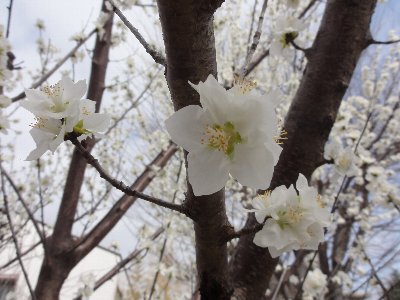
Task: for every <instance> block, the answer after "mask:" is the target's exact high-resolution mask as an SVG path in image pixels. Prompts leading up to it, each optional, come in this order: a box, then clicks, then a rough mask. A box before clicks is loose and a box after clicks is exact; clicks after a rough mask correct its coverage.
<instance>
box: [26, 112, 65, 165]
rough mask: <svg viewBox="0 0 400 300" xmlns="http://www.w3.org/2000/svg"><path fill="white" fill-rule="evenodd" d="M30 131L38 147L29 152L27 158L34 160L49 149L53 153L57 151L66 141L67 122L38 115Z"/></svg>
mask: <svg viewBox="0 0 400 300" xmlns="http://www.w3.org/2000/svg"><path fill="white" fill-rule="evenodd" d="M29 133H30V134H31V135H32V138H33V139H34V141H35V143H36V149H34V150H33V151H32V152H31V153H29V155H28V157H27V158H26V160H34V159H38V158H39V157H41V156H42V155H43V154H44V153H45V152H46V151H47V150H50V151H51V152H53V153H54V151H56V149H57V147H58V146H59V145H60V144H61V143H62V142H63V141H64V136H65V124H64V123H63V122H62V121H61V120H57V119H45V118H41V117H37V118H36V123H35V124H33V125H32V129H31V130H30V131H29Z"/></svg>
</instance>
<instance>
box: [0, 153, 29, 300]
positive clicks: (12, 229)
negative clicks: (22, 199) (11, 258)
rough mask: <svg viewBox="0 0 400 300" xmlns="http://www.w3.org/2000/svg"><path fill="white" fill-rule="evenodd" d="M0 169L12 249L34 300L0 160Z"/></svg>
mask: <svg viewBox="0 0 400 300" xmlns="http://www.w3.org/2000/svg"><path fill="white" fill-rule="evenodd" d="M0 167H1V191H2V193H3V200H4V208H5V212H6V217H7V221H8V225H9V226H10V230H11V236H12V239H13V242H14V247H15V252H16V254H17V257H18V262H19V265H20V266H21V270H22V273H23V274H24V278H25V282H26V284H27V286H28V289H29V293H30V294H31V298H32V300H36V296H35V294H34V292H33V289H32V286H31V283H30V281H29V277H28V273H27V272H26V269H25V266H24V264H23V262H22V255H21V250H20V249H19V245H18V240H17V237H16V235H15V231H14V225H13V223H12V220H11V216H10V211H9V207H8V200H7V194H6V190H5V188H6V187H5V180H4V173H3V167H2V166H1V159H0Z"/></svg>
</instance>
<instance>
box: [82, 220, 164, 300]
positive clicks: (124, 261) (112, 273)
mask: <svg viewBox="0 0 400 300" xmlns="http://www.w3.org/2000/svg"><path fill="white" fill-rule="evenodd" d="M163 232H164V228H162V227H160V228H159V229H157V230H156V232H155V233H153V235H152V236H151V237H150V240H152V241H154V240H156V239H157V238H158V237H159V236H160V235H161V234H162V233H163ZM149 247H150V246H147V247H144V248H141V249H136V250H134V251H133V252H132V253H131V254H129V255H128V256H127V257H125V258H124V259H122V260H121V261H120V262H119V263H118V264H117V265H116V266H115V267H113V268H112V269H111V270H110V271H108V272H107V273H106V274H104V275H103V276H102V277H100V278H99V279H98V280H96V283H95V284H94V288H93V290H94V291H95V290H97V289H98V288H99V287H101V286H102V285H103V284H104V283H106V282H107V281H109V280H110V279H112V278H113V277H114V276H115V275H117V274H118V273H119V272H120V270H121V269H122V268H124V267H125V266H126V265H127V264H128V263H129V262H131V261H132V260H133V259H135V258H136V257H138V255H139V254H140V253H142V252H143V251H146V250H148V249H149ZM81 299H82V295H79V296H78V297H75V298H74V300H81Z"/></svg>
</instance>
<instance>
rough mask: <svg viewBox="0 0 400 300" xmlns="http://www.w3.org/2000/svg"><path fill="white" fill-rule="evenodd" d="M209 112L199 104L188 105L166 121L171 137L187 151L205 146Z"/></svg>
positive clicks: (209, 121)
mask: <svg viewBox="0 0 400 300" xmlns="http://www.w3.org/2000/svg"><path fill="white" fill-rule="evenodd" d="M207 123H211V120H210V117H209V115H208V113H207V112H206V111H205V110H204V109H202V108H201V107H200V106H198V105H189V106H186V107H184V108H182V109H180V110H178V111H177V112H175V113H174V114H173V115H172V116H171V117H169V118H168V119H167V120H166V121H165V125H166V127H167V131H168V133H169V135H170V136H171V139H172V140H173V141H174V142H175V143H176V144H178V145H179V146H181V147H182V148H184V149H185V150H187V151H191V150H195V149H200V148H204V146H203V145H202V144H201V139H202V138H203V134H204V129H205V124H207Z"/></svg>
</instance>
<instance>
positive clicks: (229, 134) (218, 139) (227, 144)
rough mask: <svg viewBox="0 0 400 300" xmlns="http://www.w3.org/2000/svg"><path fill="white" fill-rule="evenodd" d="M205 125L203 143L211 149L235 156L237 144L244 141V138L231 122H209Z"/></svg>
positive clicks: (230, 156) (231, 156)
mask: <svg viewBox="0 0 400 300" xmlns="http://www.w3.org/2000/svg"><path fill="white" fill-rule="evenodd" d="M205 127H206V128H205V131H204V134H203V135H204V137H203V138H202V139H201V143H202V144H205V145H207V147H209V148H210V149H216V150H218V151H222V152H224V153H225V154H226V155H227V156H228V157H229V158H230V159H232V158H233V154H234V151H235V145H236V144H242V143H244V139H243V138H242V136H241V135H240V133H239V132H238V131H237V130H235V126H234V125H233V124H232V123H231V122H226V123H225V124H224V125H222V126H221V125H219V124H214V125H208V124H207V125H206V126H205Z"/></svg>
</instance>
